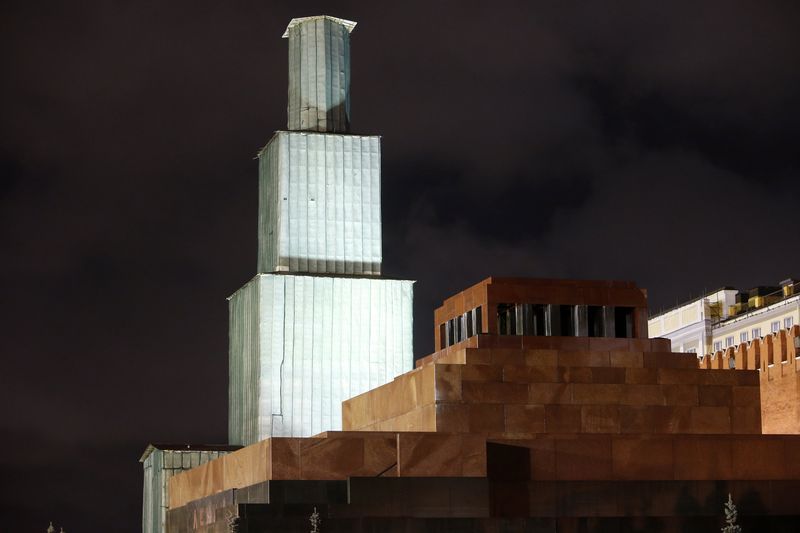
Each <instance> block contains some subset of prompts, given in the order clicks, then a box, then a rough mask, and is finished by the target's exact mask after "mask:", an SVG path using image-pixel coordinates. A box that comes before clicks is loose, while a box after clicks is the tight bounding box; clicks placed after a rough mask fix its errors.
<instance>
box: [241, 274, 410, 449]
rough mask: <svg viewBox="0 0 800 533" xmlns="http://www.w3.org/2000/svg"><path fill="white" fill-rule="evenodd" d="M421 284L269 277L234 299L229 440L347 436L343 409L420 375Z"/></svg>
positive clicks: (257, 279) (255, 281)
mask: <svg viewBox="0 0 800 533" xmlns="http://www.w3.org/2000/svg"><path fill="white" fill-rule="evenodd" d="M412 286H413V282H412V281H405V280H390V279H378V278H351V277H334V276H302V275H291V274H260V275H258V276H256V277H255V278H254V279H253V280H251V281H250V282H249V283H248V284H247V285H245V286H244V287H242V288H241V289H240V290H239V291H238V292H236V294H234V295H233V296H232V297H231V298H230V374H229V380H230V382H229V389H228V391H229V402H230V406H229V420H228V428H229V438H230V443H231V444H243V445H247V444H251V443H253V442H257V441H259V440H261V439H264V438H267V437H270V436H291V437H304V436H310V435H313V434H316V433H319V432H321V431H326V430H337V429H341V426H342V419H341V415H342V413H341V402H342V401H343V400H346V399H348V398H350V397H352V396H355V395H357V394H361V393H362V392H365V391H367V390H369V389H371V388H374V387H377V386H378V385H381V384H383V383H386V382H388V381H390V380H392V379H393V378H394V377H395V376H397V375H399V374H401V373H403V372H406V371H408V370H411V368H412V367H413V352H412V331H411V330H412V303H413V301H412V300H413V291H412Z"/></svg>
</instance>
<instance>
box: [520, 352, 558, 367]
mask: <svg viewBox="0 0 800 533" xmlns="http://www.w3.org/2000/svg"><path fill="white" fill-rule="evenodd" d="M525 364H526V365H531V366H556V365H557V364H558V350H525Z"/></svg>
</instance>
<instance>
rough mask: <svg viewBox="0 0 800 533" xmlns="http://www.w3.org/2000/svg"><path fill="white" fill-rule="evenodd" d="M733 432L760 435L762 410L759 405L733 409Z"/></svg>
mask: <svg viewBox="0 0 800 533" xmlns="http://www.w3.org/2000/svg"><path fill="white" fill-rule="evenodd" d="M731 432H732V433H745V434H748V433H749V434H755V435H758V434H760V433H761V408H760V407H759V406H758V405H757V404H756V405H750V406H748V407H733V408H732V409H731Z"/></svg>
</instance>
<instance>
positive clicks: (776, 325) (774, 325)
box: [769, 320, 781, 333]
mask: <svg viewBox="0 0 800 533" xmlns="http://www.w3.org/2000/svg"><path fill="white" fill-rule="evenodd" d="M779 329H781V321H780V320H776V321H775V322H773V323H772V324H770V325H769V330H770V331H771V332H772V333H777V332H778V330H779Z"/></svg>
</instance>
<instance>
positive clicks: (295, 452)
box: [270, 438, 320, 479]
mask: <svg viewBox="0 0 800 533" xmlns="http://www.w3.org/2000/svg"><path fill="white" fill-rule="evenodd" d="M302 440H303V439H294V438H272V439H270V447H271V455H272V461H271V462H272V479H302V478H301V477H300V443H301V441H302ZM313 440H315V441H316V440H320V439H313Z"/></svg>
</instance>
